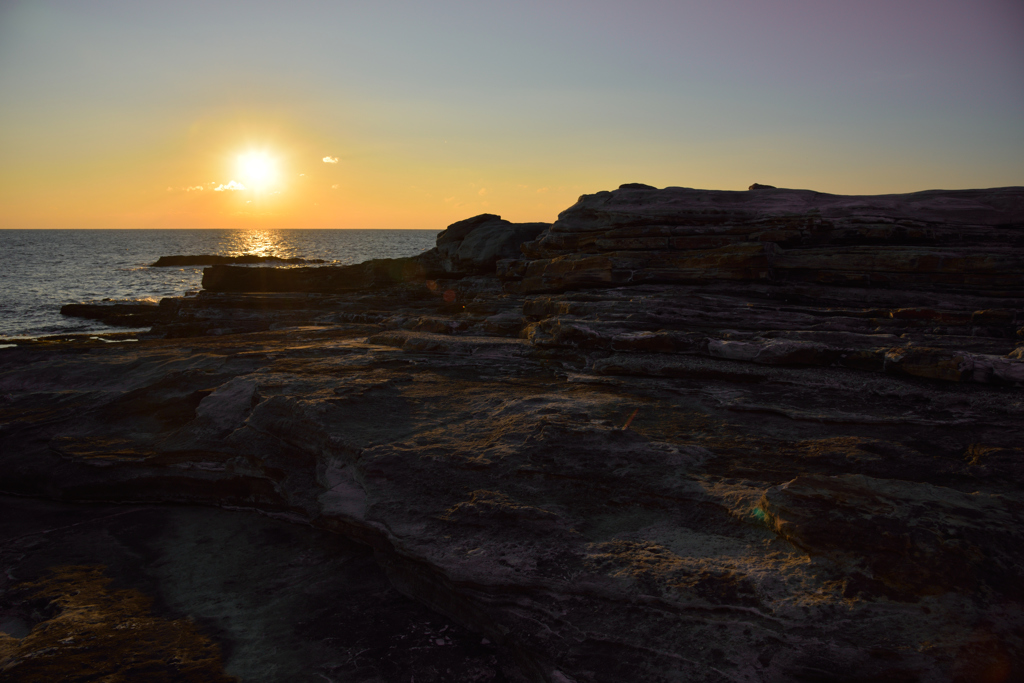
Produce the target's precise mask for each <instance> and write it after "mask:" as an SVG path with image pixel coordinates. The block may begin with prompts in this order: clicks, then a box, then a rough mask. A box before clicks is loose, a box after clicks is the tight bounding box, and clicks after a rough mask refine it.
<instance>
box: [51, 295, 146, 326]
mask: <svg viewBox="0 0 1024 683" xmlns="http://www.w3.org/2000/svg"><path fill="white" fill-rule="evenodd" d="M164 310H165V309H161V308H160V306H159V305H158V304H157V303H156V302H155V301H98V302H93V303H87V304H85V303H83V304H64V305H63V306H61V307H60V314H61V315H66V316H69V317H72V318H85V319H86V320H99V321H100V322H102V323H104V324H107V325H111V326H114V327H150V326H152V325H156V324H157V323H159V322H160V321H161V319H162V313H163V312H164Z"/></svg>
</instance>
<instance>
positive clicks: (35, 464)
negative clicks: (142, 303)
mask: <svg viewBox="0 0 1024 683" xmlns="http://www.w3.org/2000/svg"><path fill="white" fill-rule="evenodd" d="M203 287H204V289H203V291H202V292H200V293H199V294H198V295H197V296H194V297H185V298H181V299H165V300H163V301H161V302H160V304H159V306H154V307H151V308H148V309H147V310H145V311H140V312H129V311H120V312H118V311H114V312H113V313H112V314H113V315H125V316H131V315H140V314H145V315H149V316H151V318H149V319H148V320H149V321H150V322H148V323H146V325H152V328H151V331H150V332H149V333H148V334H145V335H140V336H139V339H140V341H139V342H138V343H136V344H116V345H101V346H99V347H98V346H97V345H96V344H95V343H90V342H89V341H87V340H83V341H80V342H75V343H65V344H58V345H35V346H33V345H22V346H19V347H17V348H9V349H2V350H0V453H2V455H0V472H2V473H3V477H2V481H3V484H2V485H0V489H2V492H3V493H6V494H12V495H17V496H27V497H32V498H37V499H46V500H50V501H59V502H60V503H61V504H90V505H111V504H132V505H138V504H147V505H167V504H174V505H186V506H207V507H211V508H212V507H222V508H223V507H227V508H231V509H244V510H250V511H252V512H261V513H263V514H264V515H272V516H275V517H276V518H278V519H280V520H284V521H287V522H290V523H292V524H297V525H303V526H308V527H312V528H314V529H317V530H320V531H321V532H327V533H331V534H338V535H341V536H344V537H346V538H348V539H351V540H353V541H355V542H357V543H360V544H364V545H366V546H369V547H370V548H372V550H373V553H374V557H375V559H376V562H377V564H378V565H379V566H380V567H382V568H383V570H384V571H385V572H386V573H387V576H388V578H389V580H390V582H391V585H392V586H394V588H396V589H397V590H398V591H400V592H401V593H403V594H405V595H406V596H409V597H412V598H414V599H415V600H416V601H417V602H419V603H420V604H422V605H426V606H427V607H429V608H430V609H433V610H436V611H437V612H439V613H440V614H442V615H444V618H447V619H451V620H453V623H456V624H458V628H460V629H464V630H468V632H473V633H476V634H478V635H479V637H480V638H481V642H483V641H484V640H485V641H487V643H488V644H489V645H488V647H492V648H493V651H492V650H488V651H487V652H481V653H477V654H474V655H472V657H477V659H473V660H472V661H473V662H476V664H474V665H473V666H474V667H475V668H473V671H474V672H475V673H469V669H468V668H464V669H463V670H462V673H461V674H459V676H458V677H456V678H450V677H449V678H447V679H446V678H445V676H446V675H449V676H450V675H454V674H446V673H445V672H443V671H441V669H440V668H437V667H434V668H435V669H437V671H436V674H430V675H428V674H427V673H421V671H422V672H426V671H428V670H431V671H432V670H434V669H431V668H430V667H432V666H434V664H432V663H429V662H428V663H422V662H421V663H420V664H408V665H407V666H408V669H407V670H406V669H402V670H399V669H401V667H399V668H398V669H389V670H388V671H387V672H386V673H381V672H380V671H378V672H377V673H373V674H371V673H367V674H366V675H365V677H364V678H354V679H353V680H367V681H369V680H378V679H375V678H373V677H372V676H380V675H384V676H390V677H392V678H388V680H409V677H410V676H412V675H415V678H416V680H418V681H419V680H481V681H483V680H494V681H497V680H507V681H548V682H558V683H564V682H565V681H576V682H578V683H582V682H584V681H634V680H645V681H780V682H781V681H793V680H803V681H819V680H820V681H851V682H852V681H964V682H967V681H979V682H980V681H1010V680H1015V679H1016V678H1020V677H1022V676H1024V639H1022V637H1021V635H1020V634H1021V633H1022V632H1024V609H1022V608H1024V603H1022V597H1021V589H1020V586H1021V585H1022V584H1021V580H1022V579H1024V537H1022V536H1024V531H1022V529H1024V525H1022V522H1024V490H1022V482H1024V448H1022V444H1024V439H1022V432H1024V429H1022V427H1024V355H1022V354H1024V188H1000V189H993V190H966V191H929V192H920V193H914V194H909V195H890V196H873V197H845V196H837V195H826V194H821V193H815V192H810V191H804V190H786V189H777V188H769V187H763V186H762V187H756V188H755V189H751V190H749V191H747V192H719V191H704V190H693V189H687V188H665V189H661V190H658V189H655V188H652V187H649V186H645V185H641V184H628V185H624V186H622V187H621V188H620V189H618V190H615V191H613V192H599V193H596V194H592V195H584V196H583V197H581V198H580V200H579V202H577V203H576V204H575V205H574V206H572V207H570V208H569V209H567V210H566V211H564V212H563V213H562V214H560V216H559V217H558V220H557V221H556V222H555V223H553V224H550V225H549V224H513V223H509V222H507V221H503V220H501V219H500V218H499V217H497V216H493V215H489V214H485V215H483V216H478V217H475V218H472V219H468V220H466V221H461V222H459V223H456V224H453V225H452V226H450V227H449V228H448V229H447V230H446V231H444V232H442V233H441V234H440V235H439V237H438V241H437V247H436V248H435V249H433V250H431V251H429V252H426V253H425V254H422V255H420V256H417V257H410V258H406V259H382V260H378V261H370V262H367V263H364V264H359V265H355V266H321V267H303V266H299V267H289V268H280V269H275V268H264V267H238V266H234V265H229V264H228V265H213V266H211V267H209V268H207V269H206V270H205V271H204V278H203ZM80 313H81V311H80ZM72 314H74V313H72ZM135 320H138V318H135ZM133 324H134V323H133ZM189 509H191V507H190V508H189ZM12 534H13V535H14V536H17V534H15V533H14V532H12ZM12 543H13V541H10V540H7V541H5V545H4V546H3V547H4V549H5V550H6V551H7V552H15V551H12V550H10V548H11V547H13V546H12V545H11V544H12ZM286 545H287V544H286ZM267 548H268V551H271V552H272V549H273V548H274V543H273V542H272V540H268V541H267ZM18 552H22V551H18ZM24 552H28V551H24ZM319 561H320V562H328V563H329V562H330V561H331V560H329V559H321V560H319ZM55 562H56V560H55ZM43 569H44V568H43V567H39V568H38V570H35V569H34V570H33V571H35V572H36V574H32V573H31V572H28V571H26V572H22V573H19V572H17V571H16V572H14V574H15V576H9V577H8V578H6V579H0V599H3V600H4V601H5V602H3V604H2V606H0V610H6V612H4V614H9V615H13V616H10V617H9V618H10V619H17V620H20V621H19V623H24V624H29V625H34V628H39V625H40V624H43V623H45V622H47V620H48V619H49V620H50V621H52V620H53V619H56V618H57V617H56V616H50V617H47V616H46V615H45V614H42V613H40V615H39V616H38V617H32V616H31V614H28V613H29V612H31V609H34V608H30V607H26V606H24V604H23V603H20V602H17V600H16V599H15V598H14V597H11V596H16V595H21V593H18V591H19V590H22V591H23V589H21V588H18V586H20V585H23V584H24V583H25V582H27V581H37V582H38V581H41V580H43V579H42V573H41V572H43ZM98 571H99V570H98ZM104 571H107V572H108V573H110V574H114V575H116V574H117V573H118V571H119V570H117V568H116V567H114V568H108V569H106V570H104ZM75 576H78V575H75ZM82 580H84V579H82ZM90 580H91V579H90ZM146 590H148V591H150V593H151V594H152V597H154V598H155V599H156V600H157V601H158V602H159V601H160V600H161V599H162V598H161V597H160V596H161V591H162V590H165V588H164V587H162V586H161V584H160V582H158V581H152V582H150V583H149V584H146ZM278 590H282V591H285V592H286V593H287V592H288V591H293V592H294V591H300V592H301V591H302V590H303V589H302V586H301V585H299V584H298V583H296V584H295V585H292V586H281V587H279V588H278ZM26 604H27V603H26ZM177 609H178V611H177V612H173V610H172V611H171V612H168V614H169V615H170V616H169V617H168V618H170V617H171V616H173V617H174V618H184V617H186V616H192V617H197V618H198V617H201V618H202V619H206V620H207V621H205V622H200V623H201V624H202V623H208V624H212V623H222V622H223V620H224V619H226V618H227V617H226V616H225V615H224V614H218V613H216V610H215V609H214V610H212V612H211V611H210V610H207V612H206V613H202V614H201V613H200V612H201V610H199V609H198V608H197V607H195V606H194V605H193V606H182V605H179V607H178V608H177ZM339 609H342V608H341V607H339ZM191 610H196V611H195V612H193V611H191ZM172 612H173V614H172ZM30 617H31V618H30ZM43 617H46V618H43ZM232 618H233V619H235V620H237V621H238V622H239V623H241V622H244V621H245V620H246V619H250V620H255V619H256V617H254V616H251V615H250V616H246V615H245V614H233V615H232ZM287 618H288V619H293V620H300V621H301V616H300V615H297V614H296V615H289V616H288V617H287ZM218 619H219V620H221V622H218ZM453 628H455V627H454V626H453ZM0 630H2V629H0ZM32 633H35V631H32ZM241 633H244V629H237V628H235V629H234V630H232V629H227V630H226V631H225V630H223V629H222V630H220V631H218V630H217V629H213V630H210V629H207V631H205V632H203V634H201V635H202V637H205V638H209V639H212V641H215V642H218V643H220V644H221V647H224V648H225V651H226V652H228V654H227V655H226V656H225V657H224V666H225V667H226V671H227V672H228V673H229V674H234V675H241V673H240V672H245V674H244V679H245V680H268V681H269V680H278V679H275V678H274V677H273V676H268V677H263V678H261V677H260V676H259V675H258V674H253V673H250V672H252V671H254V670H255V669H254V668H253V667H252V666H251V664H252V662H251V661H250V660H247V659H246V657H250V658H251V657H252V656H253V655H252V650H251V648H249V649H247V648H246V646H245V643H244V642H243V640H244V637H243V636H242V635H239V634H241ZM26 637H27V636H24V635H23V636H22V637H21V638H13V637H9V638H6V639H4V637H3V636H0V668H3V667H8V669H9V670H10V671H11V672H15V673H16V672H17V671H19V670H23V669H19V667H25V666H27V665H26V664H24V662H27V661H28V659H27V658H28V657H29V655H28V654H26V653H25V648H26V647H27V645H25V643H26V642H27V641H26V640H25V638H26ZM69 637H70V636H69ZM326 637H327V636H326V635H325V634H324V633H323V632H321V631H316V632H311V633H310V634H309V635H308V643H310V644H312V643H314V642H315V644H316V647H318V648H328V649H329V646H328V645H327V644H325V642H326V641H324V640H323V639H324V638H326ZM442 640H443V639H442ZM15 641H18V642H15ZM467 642H468V641H467ZM51 646H52V647H57V648H58V650H56V651H55V652H54V653H50V654H46V655H39V656H40V657H44V660H45V657H51V658H52V657H60V656H71V654H69V652H70V651H68V652H64V654H63V655H61V654H60V653H61V652H62V651H61V650H60V649H59V647H60V646H54V645H51ZM19 647H20V648H22V649H18V648H19ZM310 647H312V645H310ZM467 647H468V646H467ZM339 651H340V650H339ZM232 652H234V653H235V654H231V653H232ZM10 653H14V654H10ZM240 653H249V654H240ZM5 657H6V658H5ZM466 657H470V656H469V655H466ZM327 659H329V658H327ZM44 660H40V659H38V658H36V659H33V661H44ZM204 661H206V660H204ZM326 661H327V660H326V659H324V660H317V661H316V662H314V661H312V660H311V662H310V664H309V668H308V670H307V672H306V673H305V674H303V675H307V676H308V678H309V679H310V680H315V679H316V676H317V674H319V675H320V676H323V677H330V676H331V675H332V672H333V671H334V670H331V669H329V667H328V668H325V667H327V664H325V663H324V662H326ZM402 661H412V660H411V659H410V660H402ZM465 661H467V662H468V661H469V659H466V660H465ZM478 665H479V666H478ZM159 666H163V667H164V669H165V670H167V671H173V670H174V666H176V665H175V664H174V663H173V662H171V661H169V660H168V661H163V662H162V663H161V664H160V665H159ZM217 666H220V665H219V664H218V665H217ZM467 666H468V665H467ZM470 668H472V667H470ZM5 671H6V670H5ZM432 675H433V676H435V677H434V678H431V677H430V676H432ZM403 676H404V677H403ZM25 680H29V679H27V678H26V679H25ZM297 680H298V679H297ZM301 680H305V679H301Z"/></svg>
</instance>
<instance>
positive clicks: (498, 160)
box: [0, 0, 1024, 229]
mask: <svg viewBox="0 0 1024 683" xmlns="http://www.w3.org/2000/svg"><path fill="white" fill-rule="evenodd" d="M627 182H643V183H648V184H650V185H655V186H658V187H663V186H683V187H696V188H706V189H722V190H742V189H746V187H747V186H748V185H750V184H751V183H754V182H758V183H764V184H770V185H775V186H778V187H793V188H807V189H813V190H818V191H821V192H831V193H839V194H887V193H897V192H914V191H919V190H926V189H936V188H942V189H957V188H973V187H1003V186H1010V185H1024V2H1021V0H715V1H714V2H711V1H710V0H699V1H698V0H674V1H663V0H630V2H625V1H624V0H618V1H616V2H611V1H609V0H589V1H588V2H583V1H582V0H544V1H543V2H540V1H539V0H516V1H515V2H489V1H488V0H474V1H472V2H471V1H469V0H465V1H463V0H432V1H431V2H411V1H405V2H398V1H395V0H365V1H364V0H348V1H345V0H342V1H333V2H327V1H323V0H292V2H287V3H285V2H258V1H255V0H250V1H247V2H230V1H224V2H209V1H206V2H192V1H191V0H176V1H175V2H166V1H161V2H149V1H147V0H134V1H132V2H120V1H106V0H73V1H54V0H31V1H20V0H0V228H245V227H252V228H288V227H292V228H430V229H435V228H436V229H443V228H444V227H445V226H446V225H448V224H449V223H452V222H454V221H456V220H460V219H463V218H467V217H470V216H474V215H476V214H479V213H485V212H486V213H496V214H499V215H501V216H502V217H504V218H506V219H508V220H512V221H552V220H554V219H555V218H556V217H557V215H558V213H559V212H560V211H562V210H564V209H566V208H568V207H569V206H571V205H572V204H573V203H574V202H575V201H576V199H577V197H578V196H579V195H581V194H584V193H587V194H589V193H593V192H597V191H600V190H608V189H614V188H616V187H618V186H619V185H620V184H622V183H627Z"/></svg>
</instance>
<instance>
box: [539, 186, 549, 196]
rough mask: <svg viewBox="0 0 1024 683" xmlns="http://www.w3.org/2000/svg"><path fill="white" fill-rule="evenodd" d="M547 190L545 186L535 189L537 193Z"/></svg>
mask: <svg viewBox="0 0 1024 683" xmlns="http://www.w3.org/2000/svg"><path fill="white" fill-rule="evenodd" d="M547 191H548V188H546V187H541V188H538V189H537V194H544V193H545V192H547Z"/></svg>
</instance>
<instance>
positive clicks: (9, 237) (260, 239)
mask: <svg viewBox="0 0 1024 683" xmlns="http://www.w3.org/2000/svg"><path fill="white" fill-rule="evenodd" d="M436 237H437V231H436V230H0V339H3V338H11V337H40V336H45V335H50V334H66V333H81V332H98V331H105V332H110V331H114V330H115V329H117V328H110V327H107V326H106V325H103V324H101V323H97V322H94V321H89V320H79V319H77V318H66V317H64V316H62V315H61V314H60V307H61V306H62V305H63V304H68V303H79V302H90V301H102V300H104V299H114V300H123V301H137V300H149V301H159V300H160V299H161V298H163V297H166V296H182V295H184V294H186V293H188V292H195V291H198V290H199V289H201V287H202V285H201V283H202V278H203V269H202V268H201V267H195V268H150V267H149V265H148V264H150V263H153V262H154V261H156V260H157V259H158V258H160V257H161V256H171V255H174V254H219V255H222V256H240V255H242V254H259V255H261V256H280V257H281V258H293V257H299V258H305V259H317V258H318V259H324V260H326V261H328V262H331V263H335V264H338V265H349V264H352V263H361V262H363V261H366V260H368V259H374V258H396V257H400V256H413V255H415V254H419V253H421V252H423V251H426V250H427V249H430V248H431V247H433V246H434V240H435V238H436Z"/></svg>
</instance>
